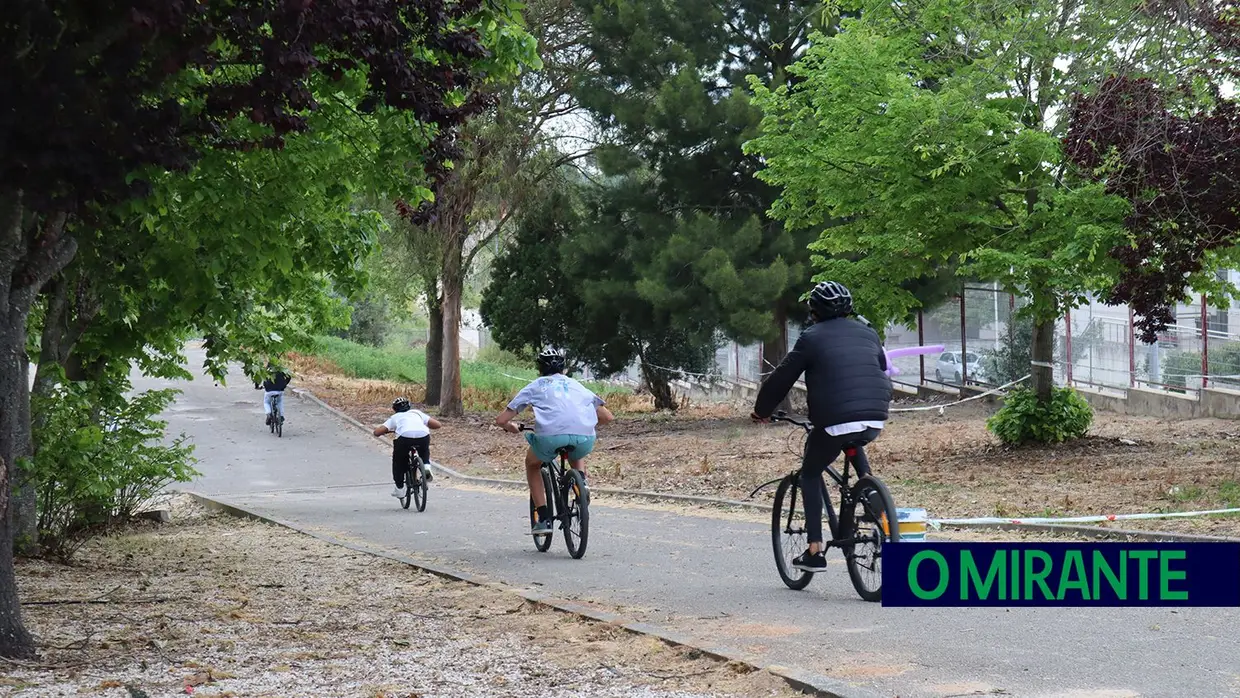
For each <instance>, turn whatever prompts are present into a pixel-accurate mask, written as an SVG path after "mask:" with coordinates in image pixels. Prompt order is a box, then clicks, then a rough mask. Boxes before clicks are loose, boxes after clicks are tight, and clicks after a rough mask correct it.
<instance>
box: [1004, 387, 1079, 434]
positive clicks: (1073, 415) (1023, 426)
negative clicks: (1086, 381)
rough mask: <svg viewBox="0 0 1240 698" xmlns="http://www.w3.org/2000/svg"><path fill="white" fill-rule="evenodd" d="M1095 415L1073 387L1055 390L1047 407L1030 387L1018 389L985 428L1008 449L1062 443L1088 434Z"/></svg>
mask: <svg viewBox="0 0 1240 698" xmlns="http://www.w3.org/2000/svg"><path fill="white" fill-rule="evenodd" d="M1093 421H1094V412H1093V410H1092V409H1091V408H1090V407H1089V403H1088V402H1086V401H1085V398H1083V397H1081V396H1080V395H1079V394H1077V392H1076V391H1075V390H1073V389H1072V388H1053V389H1052V391H1051V401H1050V402H1049V403H1048V404H1045V405H1044V404H1041V403H1039V402H1038V396H1037V394H1036V393H1034V392H1033V391H1032V390H1030V389H1028V388H1016V389H1014V390H1012V391H1010V392H1009V393H1008V394H1007V396H1006V397H1005V398H1004V400H1003V408H1002V409H1000V410H999V411H998V412H996V413H995V415H994V416H993V417H991V418H990V419H989V420H988V421H987V422H986V427H987V428H988V429H990V431H991V433H992V434H994V435H995V436H997V437H999V440H1000V441H1002V442H1003V443H1005V444H1007V445H1009V446H1019V445H1022V444H1026V443H1043V444H1048V443H1061V442H1063V441H1068V440H1069V439H1077V438H1080V437H1082V436H1084V435H1085V433H1086V432H1088V431H1089V427H1090V425H1091V424H1093Z"/></svg>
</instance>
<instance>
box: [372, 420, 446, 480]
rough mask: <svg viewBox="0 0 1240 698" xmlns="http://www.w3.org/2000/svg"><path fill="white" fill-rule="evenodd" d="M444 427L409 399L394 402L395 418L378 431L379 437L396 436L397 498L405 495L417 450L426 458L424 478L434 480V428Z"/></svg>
mask: <svg viewBox="0 0 1240 698" xmlns="http://www.w3.org/2000/svg"><path fill="white" fill-rule="evenodd" d="M441 426H443V425H442V424H440V423H439V420H438V419H435V418H434V417H432V416H430V415H429V414H426V413H425V412H421V411H419V410H415V409H413V407H412V406H411V405H410V404H409V399H408V398H404V397H398V398H396V399H395V400H393V401H392V416H391V417H388V420H387V421H386V422H384V423H383V424H382V425H380V426H378V427H376V428H375V436H383V435H384V434H395V435H396V439H395V440H394V441H393V442H392V480H393V481H395V482H396V489H393V490H392V496H393V497H403V496H405V469H406V468H408V466H409V453H410V452H411V451H415V450H416V451H417V452H418V457H419V458H421V459H422V475H423V476H424V477H425V478H426V481H427V482H430V481H431V480H433V479H434V475H432V474H431V468H430V462H431V429H438V428H440V427H441Z"/></svg>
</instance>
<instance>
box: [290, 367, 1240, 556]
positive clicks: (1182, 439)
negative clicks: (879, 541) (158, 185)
mask: <svg viewBox="0 0 1240 698" xmlns="http://www.w3.org/2000/svg"><path fill="white" fill-rule="evenodd" d="M299 383H300V385H301V386H303V387H306V388H309V389H310V390H312V391H313V392H315V394H316V395H318V396H319V397H320V398H322V399H323V400H325V401H326V402H328V403H329V404H332V405H333V406H335V407H337V408H339V409H342V410H343V411H345V412H347V413H348V414H350V415H352V416H354V417H356V418H357V419H360V420H361V421H363V422H364V423H367V424H370V423H375V424H377V423H380V422H382V421H383V420H384V419H386V418H387V414H388V408H387V406H388V405H389V404H390V402H391V399H392V396H394V395H396V394H399V393H401V392H404V391H406V390H407V389H408V388H407V386H401V385H398V384H387V383H382V382H377V381H355V380H350V379H347V378H341V377H339V376H328V375H322V374H319V375H307V376H304V377H299ZM918 404H924V403H907V404H903V405H900V407H911V406H917V405H918ZM626 408H628V411H625V412H623V413H621V415H620V417H619V419H618V420H617V422H616V423H615V424H613V425H610V426H608V427H605V428H604V429H603V430H602V431H601V432H600V439H599V445H598V447H597V449H596V451H595V453H594V455H593V456H591V458H590V459H589V460H588V461H587V462H588V467H589V471H590V477H591V481H592V483H594V484H595V485H598V486H610V487H622V488H627V489H637V490H651V491H657V492H672V493H679V494H702V495H714V496H721V497H727V498H733V499H743V498H745V497H747V496H748V495H749V493H750V491H751V490H752V489H753V488H754V487H755V486H757V485H759V484H761V483H763V482H765V481H767V480H769V479H771V478H774V477H778V476H780V475H782V474H784V473H786V472H788V471H790V470H792V469H793V468H795V465H796V462H797V460H798V458H799V453H800V448H801V439H802V437H801V435H800V434H799V433H798V432H797V431H796V430H794V429H792V428H790V427H788V426H787V425H767V426H759V425H754V424H752V423H750V422H749V420H748V419H746V418H745V416H744V415H746V414H747V412H746V411H745V410H743V409H741V408H739V407H735V406H692V407H690V408H688V409H683V410H681V411H680V412H679V413H677V414H676V415H675V416H670V415H666V414H654V413H652V412H650V411H649V409H648V408H647V407H645V406H644V405H642V404H641V403H640V401H637V400H629V401H628V404H626ZM995 409H996V407H995V406H994V405H988V404H985V403H983V402H981V401H976V402H973V403H968V404H965V405H960V406H956V407H948V408H946V409H945V410H943V411H942V413H941V414H940V412H939V410H937V409H935V410H930V411H922V412H906V413H899V414H895V415H893V418H892V420H891V422H890V423H889V424H888V427H887V429H886V430H885V432H884V435H883V437H882V438H881V439H880V440H879V441H877V442H875V443H874V444H873V445H872V446H871V448H870V449H869V455H870V460H871V463H872V464H873V466H874V467H875V470H876V471H877V472H878V473H879V474H880V475H881V476H882V477H883V479H884V480H885V481H886V482H887V483H888V485H890V487H891V489H892V493H893V495H894V496H895V499H896V502H897V505H898V506H901V507H924V508H926V509H928V510H929V512H930V515H931V516H934V517H943V518H946V517H969V516H1004V517H1008V516H1011V517H1017V516H1070V515H1086V514H1120V513H1137V512H1161V511H1193V510H1201V509H1212V508H1223V507H1240V421H1237V420H1221V419H1197V420H1187V421H1173V420H1166V419H1156V418H1147V417H1131V416H1121V415H1115V414H1109V413H1102V412H1099V413H1097V414H1096V415H1095V420H1094V426H1093V428H1092V429H1091V431H1090V434H1089V436H1088V437H1087V438H1085V439H1082V440H1080V441H1077V442H1074V443H1070V444H1064V445H1061V446H1055V447H1046V448H1026V449H1018V450H1011V449H1006V448H1003V447H1001V446H1000V445H999V444H998V442H997V441H996V440H995V439H994V437H992V436H991V435H990V434H989V433H988V432H987V431H986V424H985V422H986V418H987V417H989V416H990V414H992V413H993V412H994V410H995ZM491 419H492V415H490V414H469V415H466V416H465V417H464V418H462V419H457V420H450V421H448V422H447V423H446V425H445V428H444V429H443V430H441V431H440V432H438V433H436V434H435V436H434V439H433V444H432V452H433V456H432V457H433V458H434V459H435V460H442V461H443V462H444V463H445V464H446V465H448V466H450V467H452V468H456V469H458V470H461V471H463V472H466V473H470V474H475V475H486V476H491V477H503V478H517V479H519V478H520V477H521V473H520V470H519V464H520V463H521V457H522V456H521V454H522V451H523V449H524V442H523V441H522V440H521V439H520V438H519V437H516V436H512V435H509V434H507V433H504V432H502V431H500V430H498V429H496V428H494V427H493V426H490V424H491ZM766 494H767V495H768V496H769V491H768V492H767V493H766ZM759 496H763V495H759ZM1115 526H1117V527H1124V528H1146V529H1158V530H1177V531H1186V532H1194V533H1208V534H1217V535H1240V517H1235V516H1223V517H1210V518H1197V519H1179V520H1155V521H1125V522H1119V523H1117V524H1115Z"/></svg>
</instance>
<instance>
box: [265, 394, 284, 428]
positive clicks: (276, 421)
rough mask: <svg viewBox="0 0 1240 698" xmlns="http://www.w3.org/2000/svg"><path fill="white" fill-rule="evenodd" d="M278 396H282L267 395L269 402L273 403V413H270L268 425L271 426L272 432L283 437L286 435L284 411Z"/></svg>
mask: <svg viewBox="0 0 1240 698" xmlns="http://www.w3.org/2000/svg"><path fill="white" fill-rule="evenodd" d="M278 397H280V396H279V395H268V396H267V403H268V404H270V405H271V415H270V419H269V420H268V421H267V426H269V427H271V433H272V434H275V435H276V436H277V437H281V438H283V437H284V411H283V410H282V409H280V401H279V400H277V399H276V398H278Z"/></svg>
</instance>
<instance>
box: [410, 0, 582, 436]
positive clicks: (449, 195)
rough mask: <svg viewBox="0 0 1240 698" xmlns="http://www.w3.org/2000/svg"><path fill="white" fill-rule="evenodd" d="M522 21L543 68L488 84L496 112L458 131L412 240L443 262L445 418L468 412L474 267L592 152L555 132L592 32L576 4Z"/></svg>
mask: <svg viewBox="0 0 1240 698" xmlns="http://www.w3.org/2000/svg"><path fill="white" fill-rule="evenodd" d="M525 19H526V22H527V24H528V26H529V27H530V32H531V35H532V39H531V40H530V41H529V42H528V47H527V48H528V49H529V50H530V51H531V52H534V51H536V52H537V56H538V59H537V63H538V65H537V66H535V65H533V63H531V67H530V70H528V71H526V72H524V73H523V74H521V75H520V76H519V77H517V78H515V79H505V80H496V81H494V82H492V83H491V85H490V86H489V88H490V93H489V96H490V102H491V103H490V106H489V108H488V109H487V110H486V111H484V112H483V113H481V114H479V115H477V116H476V117H474V118H473V119H471V120H470V121H469V123H468V124H467V125H466V126H465V127H464V128H463V129H462V130H461V136H460V144H461V154H460V157H458V158H457V159H456V160H455V161H454V162H455V165H456V166H455V167H454V168H453V169H452V170H451V171H450V172H448V173H447V174H446V176H445V179H444V181H443V184H442V186H441V187H440V193H439V195H438V196H437V197H436V199H435V202H434V203H433V205H428V206H426V207H425V208H424V209H423V210H421V211H417V212H414V213H413V214H412V216H411V217H412V218H413V220H415V221H416V222H418V224H419V227H420V230H419V231H418V232H417V233H415V236H417V237H422V236H426V237H429V238H430V239H432V240H434V245H433V247H434V249H435V250H437V251H438V253H439V257H438V259H436V260H434V261H433V262H432V263H431V264H429V265H428V266H427V269H428V274H427V278H428V284H427V292H426V297H427V302H428V309H429V311H430V315H431V337H430V342H429V343H428V347H427V362H426V363H427V395H428V398H427V402H428V403H431V404H439V406H440V413H441V414H443V415H447V416H453V415H459V414H461V413H462V412H463V410H464V404H463V402H462V393H461V390H462V389H461V367H460V363H461V361H460V323H461V314H462V305H463V301H464V297H465V291H466V285H467V283H468V280H469V278H470V275H471V272H473V271H474V270H473V265H474V262H475V260H476V259H477V258H478V256H479V255H480V254H481V253H482V251H483V250H485V249H487V247H488V245H489V244H490V243H491V242H492V241H494V240H495V239H496V238H497V237H498V236H500V235H502V234H504V231H505V229H506V227H507V223H508V221H509V220H511V218H512V216H513V215H515V214H516V213H517V212H518V211H520V209H521V207H522V206H523V205H524V204H525V203H526V201H527V200H528V198H529V195H530V194H531V193H534V192H537V191H538V190H539V188H540V187H542V186H543V182H544V181H545V180H546V179H547V178H549V177H551V176H552V175H553V174H554V173H555V172H556V171H557V169H558V168H559V167H560V166H562V165H565V164H568V163H572V162H574V161H577V160H580V159H582V158H585V157H587V156H588V155H589V154H590V152H591V151H592V147H593V146H592V144H591V143H589V142H588V140H587V141H586V142H584V143H582V142H580V140H581V138H582V137H581V136H577V135H573V134H565V133H563V132H562V131H561V129H560V128H559V125H558V124H557V123H556V122H557V121H558V120H562V119H564V118H566V117H569V116H571V115H572V114H573V113H575V112H576V111H577V109H578V105H577V103H576V101H575V100H573V99H572V97H571V94H570V88H571V86H572V84H573V83H574V81H575V80H577V79H578V77H579V76H581V75H582V74H583V73H584V72H585V71H586V70H587V69H588V68H589V67H590V66H591V64H592V61H593V59H592V56H591V54H590V53H589V51H587V50H586V48H585V39H586V33H587V31H588V26H587V25H586V24H585V22H584V21H583V18H582V15H581V13H580V12H579V10H578V9H577V8H576V7H575V6H574V4H573V2H572V0H533V1H532V2H529V3H527V4H526V7H525ZM432 269H433V274H431V273H429V270H432ZM432 276H433V283H430V278H431V277H432ZM436 315H438V316H439V317H438V318H436ZM437 320H438V321H437ZM436 354H438V355H439V356H438V359H437V358H436ZM436 373H437V375H436ZM436 398H437V399H436Z"/></svg>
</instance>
